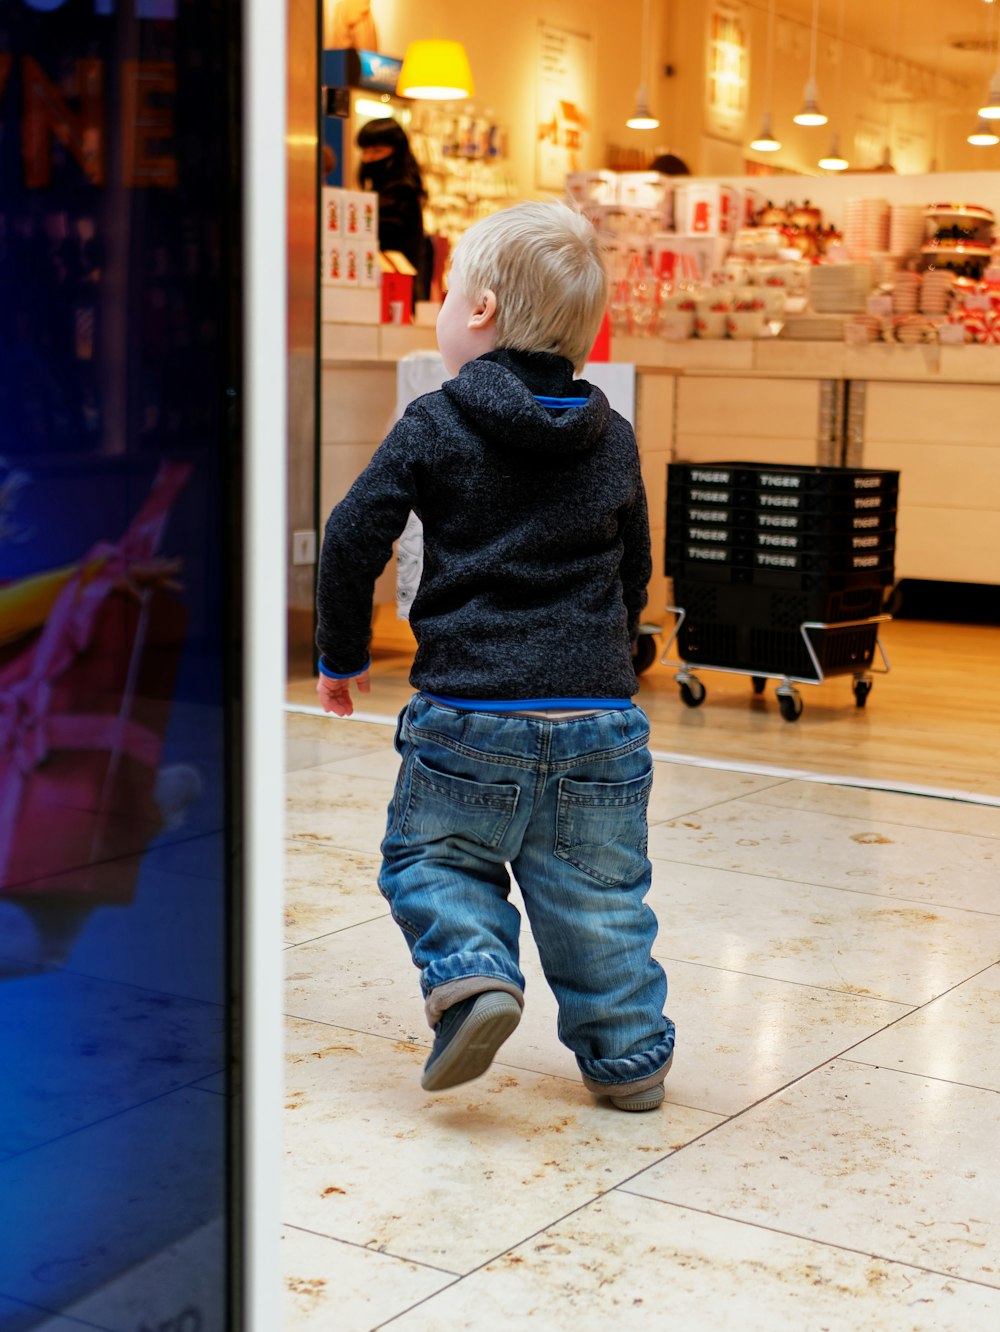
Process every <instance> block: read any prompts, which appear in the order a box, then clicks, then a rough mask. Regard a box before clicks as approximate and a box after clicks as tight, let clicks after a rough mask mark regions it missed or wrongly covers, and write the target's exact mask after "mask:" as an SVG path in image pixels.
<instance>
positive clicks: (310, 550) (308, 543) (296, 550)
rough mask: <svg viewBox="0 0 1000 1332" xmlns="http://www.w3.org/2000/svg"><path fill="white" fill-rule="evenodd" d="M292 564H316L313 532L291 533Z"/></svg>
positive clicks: (314, 535) (314, 534)
mask: <svg viewBox="0 0 1000 1332" xmlns="http://www.w3.org/2000/svg"><path fill="white" fill-rule="evenodd" d="M292 563H293V564H315V563H316V533H315V532H311V531H310V532H293V533H292Z"/></svg>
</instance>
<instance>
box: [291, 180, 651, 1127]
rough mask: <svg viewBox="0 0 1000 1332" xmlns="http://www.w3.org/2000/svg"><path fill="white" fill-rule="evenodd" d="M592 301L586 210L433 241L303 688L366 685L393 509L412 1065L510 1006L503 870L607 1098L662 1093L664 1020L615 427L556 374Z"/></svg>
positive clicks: (509, 929) (583, 392)
mask: <svg viewBox="0 0 1000 1332" xmlns="http://www.w3.org/2000/svg"><path fill="white" fill-rule="evenodd" d="M606 300H607V278H606V275H605V271H604V267H603V263H602V259H601V254H600V250H599V246H598V242H597V239H596V237H595V234H594V232H593V230H592V228H591V226H590V224H589V223H588V222H587V221H586V220H585V219H584V218H583V217H580V216H578V215H577V214H575V213H574V212H572V211H571V210H570V209H568V208H566V207H564V206H563V205H561V204H544V203H532V204H523V205H520V206H518V207H514V208H510V209H507V210H505V211H503V212H500V213H496V214H494V215H493V216H491V217H488V218H485V219H484V220H483V221H481V222H478V223H476V224H475V225H474V226H473V227H471V228H470V230H469V231H468V232H466V234H465V235H464V236H463V237H462V238H461V240H460V241H459V243H458V245H457V246H456V248H455V253H454V258H453V263H452V269H451V281H450V286H449V290H448V295H447V298H446V300H445V302H444V305H443V306H442V309H441V313H440V314H439V316H438V322H437V336H438V343H439V346H440V349H441V355H442V356H443V358H444V362H445V365H446V366H447V369H448V372H449V373H450V374H452V375H454V376H455V378H453V379H450V380H449V381H448V382H447V383H446V384H445V385H444V387H443V388H442V389H441V390H440V391H438V392H436V393H428V394H426V395H425V396H424V397H422V398H418V399H417V400H416V401H415V402H413V403H411V405H410V406H409V407H408V408H407V410H406V413H405V414H404V416H403V417H402V419H401V420H400V421H399V422H398V423H397V424H396V426H394V428H393V429H392V431H391V432H390V434H389V435H388V437H387V438H386V440H385V441H384V443H383V444H382V446H381V447H380V448H379V450H378V451H377V453H376V454H375V456H374V458H373V459H372V461H371V463H370V464H369V466H368V467H367V468H366V470H365V471H364V473H363V474H362V475H361V477H360V478H359V479H358V480H357V482H355V484H354V486H353V487H352V489H351V490H350V492H349V493H348V495H347V496H346V498H345V499H344V500H343V501H342V502H341V503H340V504H338V505H337V507H336V508H335V509H334V510H333V512H332V513H331V515H330V518H329V521H328V523H327V526H326V535H325V539H324V542H323V552H322V557H321V561H320V570H319V590H318V595H317V604H318V630H317V643H318V646H319V649H320V652H321V653H322V656H321V659H320V672H321V674H320V678H319V682H318V686H317V688H318V691H319V695H320V698H321V700H322V703H323V707H324V709H325V710H326V711H327V712H335V713H337V714H338V715H339V716H349V715H350V714H351V712H352V710H353V708H352V703H351V697H350V684H351V682H353V683H354V684H355V685H356V686H357V688H358V689H359V690H360V691H361V692H362V693H366V692H367V691H368V688H369V684H368V675H367V670H368V644H369V639H370V622H371V611H372V590H373V586H374V582H375V579H376V578H377V577H378V575H379V573H380V572H381V571H382V569H383V567H384V566H385V564H386V563H387V561H388V559H389V557H390V555H391V553H392V543H393V541H394V539H395V538H396V537H397V536H398V535H399V534H400V532H401V531H402V530H403V526H404V524H405V523H406V519H407V515H408V514H409V512H410V510H411V509H412V510H413V511H414V512H415V513H416V514H417V515H418V516H419V517H420V518H421V519H422V520H423V527H424V569H423V575H422V579H421V584H420V590H419V591H418V593H417V595H416V598H415V600H414V602H413V606H412V610H411V613H410V624H411V625H412V627H413V632H414V635H415V637H416V640H417V645H418V646H417V653H416V657H415V659H414V663H413V670H412V672H411V675H410V681H411V683H412V684H413V685H414V686H415V688H416V689H417V690H419V692H418V693H417V694H416V695H415V696H414V697H413V698H412V699H411V700H410V702H409V704H408V705H407V706H406V708H404V710H403V712H402V714H401V715H400V719H399V725H398V727H397V732H396V748H397V750H398V751H399V753H400V755H401V758H402V764H401V767H400V772H399V778H398V781H397V784H396V790H395V793H394V795H393V799H392V803H391V804H390V806H389V811H388V826H387V830H386V835H385V840H384V841H383V843H382V856H383V865H382V871H381V874H380V876H379V886H380V888H381V890H382V893H383V895H384V896H385V897H386V899H387V901H388V902H389V905H390V908H391V910H392V915H393V918H394V919H395V920H396V922H397V924H398V925H399V926H400V928H401V929H402V931H403V934H404V936H405V938H406V941H407V943H408V945H409V947H410V951H411V954H412V957H413V961H414V963H415V964H416V966H417V967H419V968H420V972H421V988H422V991H423V994H424V998H425V1006H426V1013H427V1019H428V1022H429V1023H430V1025H431V1026H432V1027H433V1028H434V1031H435V1040H434V1044H433V1048H432V1050H431V1054H430V1057H429V1059H428V1060H427V1064H426V1066H425V1068H424V1073H423V1078H422V1080H421V1081H422V1086H423V1087H424V1088H425V1089H426V1090H428V1091H440V1090H443V1089H444V1088H447V1087H452V1086H455V1085H457V1084H459V1083H462V1082H466V1081H468V1080H470V1079H472V1078H475V1077H478V1076H479V1075H480V1074H482V1073H484V1072H485V1071H486V1070H487V1068H489V1066H490V1063H491V1062H492V1060H493V1057H494V1055H495V1054H496V1052H497V1050H498V1049H499V1047H500V1046H501V1045H502V1043H503V1042H504V1041H505V1040H506V1039H507V1037H508V1036H509V1035H510V1034H511V1032H512V1031H513V1030H514V1028H515V1027H516V1026H517V1024H518V1021H519V1020H520V1016H521V1008H522V1006H523V995H524V977H523V975H522V974H521V971H520V969H519V967H518V932H519V928H520V924H521V920H520V915H519V913H518V911H517V909H516V908H515V907H514V906H513V905H512V904H511V903H510V901H509V900H508V895H509V891H510V876H509V873H508V866H509V867H510V869H511V870H512V871H513V873H514V876H515V878H516V880H517V883H518V886H519V887H520V889H521V893H522V896H523V898H524V904H525V908H526V910H527V913H528V919H529V921H530V924H531V929H532V933H533V935H534V939H535V942H536V944H537V945H538V951H539V955H540V957H541V961H542V966H543V968H544V971H545V976H546V979H547V980H548V983H549V985H550V986H551V987H552V990H553V992H554V994H555V996H556V999H557V1001H558V1005H559V1036H560V1039H561V1040H562V1041H563V1043H564V1044H565V1045H567V1046H568V1047H569V1048H570V1049H571V1050H572V1051H573V1052H574V1054H575V1055H576V1058H577V1063H578V1065H579V1068H580V1071H581V1074H582V1076H583V1081H584V1083H585V1084H586V1086H587V1087H588V1088H589V1089H590V1090H591V1091H592V1092H594V1093H596V1094H598V1095H603V1096H609V1097H610V1099H611V1101H612V1103H613V1104H614V1105H615V1106H616V1107H618V1108H619V1109H621V1110H652V1109H655V1108H656V1107H657V1106H658V1105H659V1104H660V1103H661V1102H662V1100H663V1079H664V1077H665V1076H666V1073H667V1070H668V1069H669V1067H670V1062H671V1059H672V1057H673V1047H674V1026H673V1023H672V1022H671V1021H670V1019H669V1018H667V1017H665V1016H664V1014H663V1004H664V1001H665V998H666V991H667V984H666V977H665V975H664V973H663V969H662V968H661V967H660V966H659V964H658V963H657V962H656V961H654V959H653V958H652V956H651V953H650V949H651V947H652V944H653V941H654V939H655V937H656V919H655V917H654V916H653V913H652V911H651V910H650V908H649V907H648V906H646V905H645V904H644V901H643V899H644V897H645V895H646V892H647V890H648V888H649V883H650V864H649V861H648V860H647V858H646V832H647V829H646V809H647V805H648V801H649V791H650V786H651V784H652V779H653V773H652V761H651V759H650V755H649V751H648V749H647V740H648V737H649V725H648V722H647V721H646V718H645V716H644V714H643V713H642V711H641V710H640V709H639V708H638V707H636V706H635V705H634V704H633V703H632V695H633V694H634V693H635V692H636V690H637V687H638V686H637V684H636V678H635V674H634V672H633V669H632V658H631V643H632V640H633V638H634V637H635V634H636V631H637V628H638V623H639V613H640V611H641V610H642V607H643V606H644V605H645V601H646V583H647V581H648V579H649V575H650V572H651V565H650V552H649V527H648V520H647V515H646V500H645V495H644V492H643V487H642V479H641V476H640V472H639V458H638V452H637V449H636V443H635V437H634V435H633V434H632V430H631V428H630V427H629V425H628V424H627V422H626V421H625V420H624V419H623V418H622V417H621V416H619V415H618V414H617V413H615V412H613V411H612V410H611V408H610V407H609V406H608V402H607V399H606V398H605V397H604V395H603V394H602V393H601V391H600V390H599V389H597V388H595V387H593V386H592V385H590V384H587V383H585V382H583V381H574V379H573V372H574V369H575V368H579V367H580V366H581V365H582V364H583V362H584V361H585V359H586V356H587V352H588V351H589V349H590V347H591V346H592V344H593V341H594V337H595V336H596V333H597V329H598V326H599V324H600V321H601V318H602V315H603V313H604V309H605V304H606Z"/></svg>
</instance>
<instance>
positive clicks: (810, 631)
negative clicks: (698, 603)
mask: <svg viewBox="0 0 1000 1332" xmlns="http://www.w3.org/2000/svg"><path fill="white" fill-rule="evenodd" d="M667 610H668V611H669V612H671V613H672V614H673V615H675V616H676V619H675V621H674V627H673V630H672V632H671V634H670V637H669V638H668V639H667V642H666V645H665V647H664V649H663V654H662V656H661V657H660V661H661V663H662V664H663V665H664V666H676V667H678V668H679V669H678V671H677V674H676V675H675V676H674V679H675V680H676V681H677V684H678V685H679V686H680V692H681V698H682V700H683V701H684V703H686V704H687V706H688V707H689V708H697V707H700V706H701V705H702V703H704V701H705V696H706V694H707V690H706V688H705V686H704V684H703V683H702V682H701V680H699V679H698V677H697V675H695V674H694V672H695V671H696V670H700V671H723V672H725V673H726V674H729V675H749V676H750V679H751V681H752V683H753V689H754V693H755V694H761V693H763V692H764V688H765V685H766V683H767V681H768V680H777V681H778V682H779V683H778V687H777V689H776V690H775V694H776V696H777V699H778V707H779V708H780V709H781V715H782V717H783V718H784V719H785V721H787V722H793V721H798V719H799V717H800V716H801V715H802V707H803V704H802V695H801V694H800V693H799V691H798V690H797V689H796V688H795V686H796V685H799V684H822V683H823V681H824V680H825V679H827V678H828V677H829V676H831V675H845V674H851V675H852V676H853V680H852V690H853V693H854V702H855V705H856V706H857V707H859V708H863V707H864V706H865V703H866V702H867V701H868V695H869V694H870V693H871V690H872V686H873V684H874V680H873V678H872V677H873V676H874V675H887V674H888V673H889V670H890V665H889V658H888V657H887V655H886V651H885V648H884V647H883V645H882V640H881V639H880V638H879V636H878V626H879V625H880V624H884V623H885V622H886V621H888V620H891V619H892V616H891V615H871V616H868V617H867V618H865V619H863V620H836V621H821V620H804V621H802V622H801V623H800V624H799V626H798V629H799V634H800V635H801V639H802V643H803V644H804V645H805V651H806V654H807V656H808V660H809V663H810V664H811V666H812V669H813V672H814V674H813V675H805V674H801V675H800V674H795V673H793V672H791V671H783V670H772V669H763V668H762V667H759V666H744V665H720V664H718V663H711V662H708V661H691V660H672V659H671V658H670V649H671V648H672V647H673V645H674V643H675V642H677V641H678V639H679V637H680V634H681V630H682V627H683V625H684V622H685V620H686V618H687V611H686V610H685V609H684V608H683V607H681V606H668V607H667ZM738 627H739V626H725V627H721V628H724V629H725V628H733V629H736V628H738ZM718 628H720V626H709V629H710V630H711V629H718ZM852 630H871V631H872V632H871V634H870V635H867V634H864V635H862V636H860V638H859V637H858V636H855V637H854V640H853V641H854V647H853V649H852V648H851V647H850V646H848V648H847V651H846V653H841V654H838V653H837V651H836V649H834V650H833V651H830V650H829V647H828V643H829V642H831V641H832V642H835V643H836V642H837V641H838V640H839V641H840V642H842V643H843V642H845V641H847V642H850V639H849V637H848V635H847V634H843V632H842V631H852ZM820 634H822V635H823V637H822V638H819V637H818V635H820ZM827 635H834V636H835V637H834V638H833V639H828V638H827ZM869 637H870V639H871V648H870V650H868V646H867V643H866V641H865V640H866V639H867V638H869ZM859 649H860V651H859ZM876 650H877V651H878V653H879V656H880V657H881V659H882V665H881V666H875V665H873V661H874V656H875V651H876ZM838 655H839V657H840V659H839V660H838ZM844 656H847V657H851V656H859V657H860V660H858V661H846V660H844V659H843V658H844Z"/></svg>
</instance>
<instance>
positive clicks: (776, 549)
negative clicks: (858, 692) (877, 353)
mask: <svg viewBox="0 0 1000 1332" xmlns="http://www.w3.org/2000/svg"><path fill="white" fill-rule="evenodd" d="M898 492H899V473H898V472H890V471H876V470H873V469H869V468H850V467H788V466H784V465H781V466H769V465H767V464H755V463H728V462H725V463H671V464H670V465H669V467H668V469H667V538H666V573H667V575H668V577H671V578H672V579H673V584H674V595H673V602H674V605H676V606H678V607H681V608H683V609H684V610H685V611H686V612H687V615H686V617H685V619H684V622H683V624H682V625H681V628H680V634H679V636H678V647H679V653H680V656H681V658H682V660H684V661H685V662H690V663H692V664H698V665H702V666H706V667H709V666H715V667H722V668H727V669H730V670H739V671H746V672H747V673H748V674H752V675H785V676H790V677H793V678H800V679H804V680H810V679H814V678H816V669H815V666H814V664H813V662H812V661H811V659H810V656H809V652H808V649H807V647H806V644H805V641H804V639H803V636H802V632H801V628H800V626H801V625H802V624H803V623H806V622H813V623H820V624H823V625H825V626H827V627H826V628H823V629H816V630H810V631H809V638H810V642H811V643H812V645H813V649H814V651H815V652H816V655H817V659H818V660H819V663H820V667H821V669H822V672H823V674H824V675H836V674H846V673H848V672H850V673H854V674H857V673H858V672H861V671H863V670H865V669H866V668H867V667H868V666H870V665H871V662H872V658H873V656H874V653H875V648H876V641H877V638H878V623H877V622H873V623H870V624H857V623H846V622H850V621H864V620H867V619H869V618H871V617H874V616H877V615H879V614H880V613H881V611H882V606H883V602H884V599H885V595H886V589H887V588H889V587H891V585H892V582H893V576H894V560H895V546H896V509H897V496H898Z"/></svg>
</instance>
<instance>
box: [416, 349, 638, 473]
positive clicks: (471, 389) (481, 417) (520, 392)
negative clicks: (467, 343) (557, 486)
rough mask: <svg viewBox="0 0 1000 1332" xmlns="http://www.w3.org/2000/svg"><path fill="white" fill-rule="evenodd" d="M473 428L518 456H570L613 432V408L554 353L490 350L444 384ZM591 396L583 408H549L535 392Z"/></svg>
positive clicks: (578, 396) (595, 443) (585, 451)
mask: <svg viewBox="0 0 1000 1332" xmlns="http://www.w3.org/2000/svg"><path fill="white" fill-rule="evenodd" d="M442 391H443V393H444V394H445V395H446V397H447V398H448V399H449V400H450V401H451V402H452V403H454V405H455V406H456V407H457V408H458V410H459V411H460V412H461V413H462V415H463V416H464V417H466V418H467V420H468V422H469V426H470V428H471V429H472V430H474V431H475V432H476V433H477V434H479V435H481V436H483V437H484V438H485V439H486V440H488V441H489V443H490V444H492V445H494V446H497V447H500V448H505V449H511V450H514V451H517V452H535V453H539V452H541V453H546V454H548V455H549V456H556V457H570V456H572V455H574V454H583V453H587V452H589V451H590V450H591V449H592V448H594V447H595V446H596V445H597V443H598V442H599V441H600V440H601V438H602V437H603V435H604V433H605V431H606V430H607V428H608V424H609V421H610V417H611V408H610V406H609V405H608V400H607V398H606V397H605V396H604V394H603V393H602V392H601V390H600V389H599V388H597V387H596V386H595V385H593V384H588V383H587V382H586V381H585V380H582V379H576V380H575V379H573V368H572V366H571V365H570V363H569V361H567V360H565V358H563V357H561V356H553V355H550V354H548V353H541V352H538V353H529V354H524V353H517V352H513V353H512V352H507V351H496V352H489V353H487V354H486V355H485V356H480V357H479V358H478V359H477V360H475V361H469V362H468V363H467V364H466V365H464V366H463V367H462V369H461V370H460V371H459V373H458V375H457V376H456V377H455V378H454V379H449V380H448V381H447V382H446V383H445V384H443V385H442ZM536 392H541V393H545V394H547V395H549V396H552V397H573V398H585V399H586V401H585V402H584V403H583V405H582V406H578V407H559V408H555V409H553V408H549V407H544V406H543V405H542V404H541V403H540V402H539V401H538V400H537V399H536V398H535V396H534V395H535V393H536Z"/></svg>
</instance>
